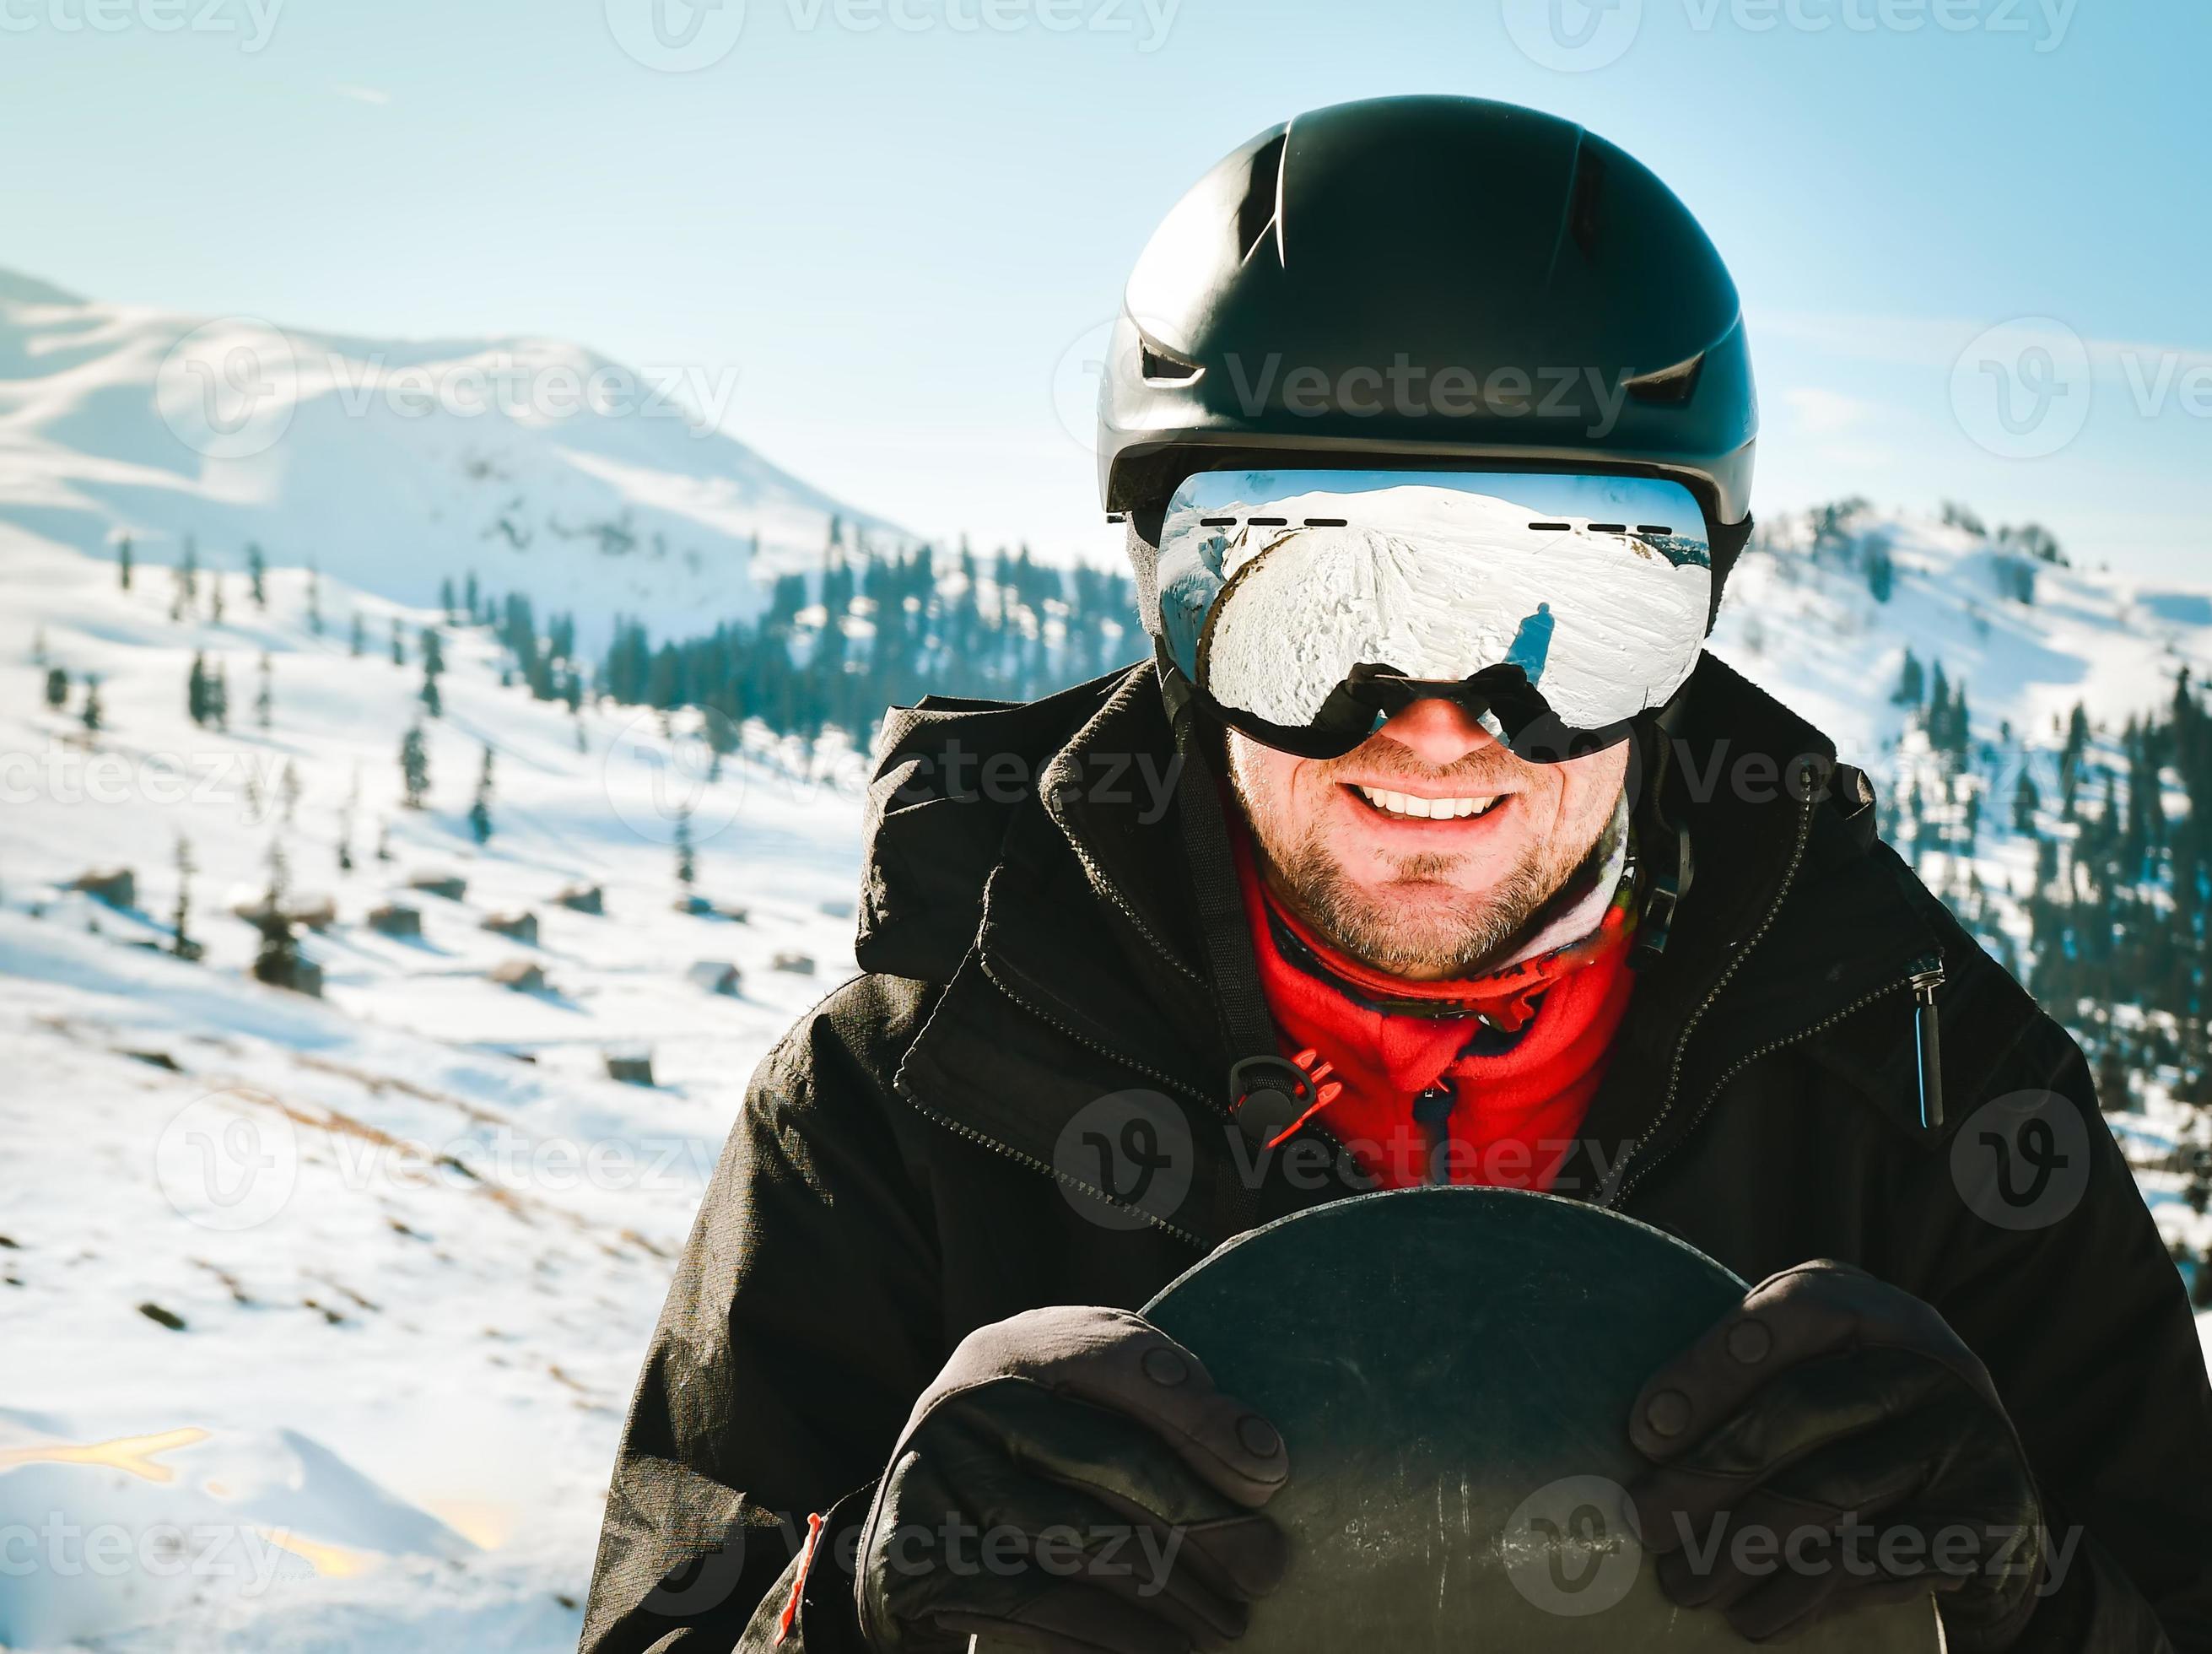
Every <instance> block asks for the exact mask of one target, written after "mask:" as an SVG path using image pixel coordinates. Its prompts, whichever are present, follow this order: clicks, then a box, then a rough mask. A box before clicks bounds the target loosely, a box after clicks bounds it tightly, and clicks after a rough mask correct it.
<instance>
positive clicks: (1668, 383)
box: [1620, 350, 1705, 407]
mask: <svg viewBox="0 0 2212 1654" xmlns="http://www.w3.org/2000/svg"><path fill="white" fill-rule="evenodd" d="M1704 371H1705V352H1704V351H1702V350H1700V351H1699V352H1698V354H1697V355H1696V356H1692V357H1691V358H1690V359H1689V360H1688V361H1687V362H1676V363H1675V364H1674V366H1673V367H1672V368H1660V369H1659V370H1658V371H1657V372H1656V373H1651V374H1638V376H1637V377H1636V378H1634V379H1631V380H1624V381H1623V382H1622V385H1621V387H1620V388H1621V389H1622V390H1624V391H1626V392H1628V394H1629V395H1631V396H1632V397H1634V398H1636V399H1637V400H1638V402H1656V403H1659V404H1662V405H1665V406H1668V407H1680V406H1681V405H1682V404H1684V403H1686V402H1687V401H1688V400H1689V399H1690V398H1691V396H1692V393H1693V392H1695V391H1696V390H1697V388H1698V375H1699V374H1701V373H1703V372H1704Z"/></svg>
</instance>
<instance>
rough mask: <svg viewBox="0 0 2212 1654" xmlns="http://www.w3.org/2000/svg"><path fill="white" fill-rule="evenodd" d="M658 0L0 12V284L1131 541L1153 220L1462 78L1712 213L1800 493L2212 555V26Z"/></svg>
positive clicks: (958, 512)
mask: <svg viewBox="0 0 2212 1654" xmlns="http://www.w3.org/2000/svg"><path fill="white" fill-rule="evenodd" d="M654 3H656V0H378V3H375V4H368V3H359V0H356V3H339V0H289V3H288V0H0V86H4V94H0V265H7V266H10V267H13V268H15V269H18V270H21V271H27V272H29V273H32V274H35V275H39V276H43V277H47V278H48V279H50V280H52V281H55V282H58V283H61V284H62V285H64V286H66V287H70V288H73V289H76V290H78V291H81V292H83V293H86V294H88V295H93V296H96V297H100V298H104V299H112V300H118V301H134V302H142V303H149V304H157V305H161V306H163V307H173V308H178V309H185V310H192V311H200V312H205V313H210V314H235V313H246V314H252V315H258V316H263V317H266V318H269V319H272V320H275V321H276V322H279V323H289V324H296V325H307V326H318V327H326V328H333V329H339V330H344V331H358V332H363V333H372V334H386V333H389V334H416V335H454V334H460V335H474V334H488V333H550V334H556V335H562V336H567V337H575V338H579V339H580V340H582V341H584V342H586V343H587V344H591V345H592V346H594V347H595V348H597V349H599V350H603V351H605V352H607V353H608V354H610V355H612V356H617V357H619V358H622V359H623V360H626V361H629V362H634V363H638V364H641V365H647V364H650V365H656V366H662V365H675V364H688V365H693V366H696V368H701V369H703V370H705V371H707V372H708V373H710V374H711V373H723V372H727V371H731V370H734V371H735V373H736V374H737V376H738V388H737V391H736V394H735V396H734V398H732V402H731V404H730V408H729V412H728V415H727V417H726V424H727V426H728V428H729V429H732V431H733V432H734V433H735V434H736V435H738V436H740V437H742V438H744V439H745V440H747V441H750V442H752V443H754V444H755V445H757V447H760V448H761V449H762V450H763V452H764V453H767V454H768V455H769V457H770V458H772V459H776V460H777V461H779V462H781V463H782V464H784V465H787V466H788V467H790V468H791V469H793V470H794V471H798V472H799V474H801V475H802V476H805V477H807V478H809V479H810V480H811V481H814V482H817V483H821V484H822V485H823V486H825V487H827V488H829V489H830V490H833V491H836V492H837V493H839V494H841V495H842V496H846V497H847V498H848V499H851V500H852V501H854V502H856V503H858V504H860V505H863V506H865V507H866V508H870V509H872V510H875V511H878V512H879V513H881V514H884V515H887V516H890V517H891V518H894V519H896V520H900V521H902V522H904V523H906V524H908V526H912V527H914V528H915V529H917V530H920V531H921V532H928V533H933V534H942V535H947V536H949V535H951V534H952V533H955V532H958V531H959V530H961V529H963V528H965V529H967V530H969V531H970V532H972V533H973V534H974V536H975V539H976V540H977V541H978V542H979V543H980V544H984V545H990V544H996V543H999V542H1000V541H1002V540H1012V539H1015V538H1026V539H1028V540H1030V542H1031V543H1033V544H1035V545H1036V548H1037V549H1038V550H1040V551H1041V552H1048V553H1051V554H1054V555H1069V554H1074V555H1082V556H1093V557H1108V556H1113V555H1115V546H1116V544H1117V542H1116V540H1115V536H1114V534H1113V532H1111V531H1109V530H1106V529H1105V528H1103V526H1102V525H1101V524H1100V523H1099V522H1098V520H1097V511H1096V506H1095V499H1094V483H1093V480H1092V468H1091V459H1090V456H1089V454H1088V453H1087V452H1086V451H1085V447H1083V446H1082V443H1081V442H1080V441H1079V435H1080V427H1081V426H1082V424H1083V421H1084V418H1085V414H1084V411H1083V403H1084V400H1085V396H1086V395H1087V392H1088V389H1089V382H1088V381H1087V380H1086V379H1085V375H1084V372H1083V368H1082V363H1083V362H1084V361H1085V359H1086V356H1088V355H1089V354H1091V353H1093V352H1095V348H1096V344H1097V337H1098V333H1099V331H1100V324H1102V323H1103V321H1104V320H1105V319H1107V318H1108V317H1109V316H1110V314H1111V313H1112V312H1113V310H1114V309H1115V306H1116V304H1117V302H1118V297H1119V293H1120V289H1121V281H1122V279H1123V277H1124V276H1125V275H1126V273H1127V266H1128V265H1129V263H1130V261H1131V260H1132V259H1133V257H1134V256H1135V254H1136V252H1137V251H1138V249H1139V247H1140V246H1142V244H1143V242H1144V240H1145V238H1146V234H1148V233H1149V231H1150V229H1151V228H1152V223H1153V222H1154V221H1155V220H1156V219H1157V218H1158V216H1160V214H1161V213H1163V212H1164V210H1166V208H1167V207H1168V206H1169V205H1170V204H1172V202H1173V201H1174V200H1175V198H1176V196H1177V195H1178V194H1179V193H1180V192H1181V191H1182V189H1183V188H1184V187H1185V186H1187V185H1188V183H1189V182H1191V181H1192V180H1193V179H1195V178H1196V177H1197V176H1198V175H1199V174H1200V173H1202V172H1203V171H1204V170H1205V169H1206V167H1207V166H1208V165H1209V164H1210V163H1211V162H1212V161H1213V160H1214V159H1215V158H1216V157H1217V156H1218V155H1219V154H1220V153H1221V152H1223V151H1225V150H1226V149H1229V148H1231V146H1233V145H1234V144H1236V143H1239V142H1241V141H1242V140H1243V139H1244V138H1245V137H1248V136H1249V135H1250V134H1252V133H1253V132H1255V131H1259V130H1261V129H1262V128H1264V127H1266V126H1267V125H1271V124H1273V122H1275V121H1277V120H1279V119H1282V118H1283V117H1285V115H1288V114H1291V113H1293V112H1297V110H1299V109H1302V108H1307V107H1311V106H1317V105H1321V104H1325V103H1330V102H1334V101H1338V100H1343V99H1346V98H1352V97H1361V96H1367V95H1372V94H1383V93H1389V92H1405V91H1431V92H1434V91H1449V92H1462V93H1468V94H1479V95H1483V96H1490V97H1498V98H1504V99H1509V100H1514V101H1516V102H1522V103H1528V104H1533V105H1536V106H1541V107H1543V108H1546V109H1549V110H1552V111H1554V112H1559V113H1561V114H1564V115H1567V116H1569V117H1571V118H1573V119H1579V120H1582V121H1583V122H1585V123H1587V124H1588V125H1590V126H1592V127H1594V128H1595V130H1597V131H1601V132H1602V133H1604V134H1605V135H1606V136H1607V137H1611V138H1613V140H1615V141H1616V142H1618V143H1621V144H1623V145H1625V146H1626V147H1627V148H1628V149H1631V150H1632V151H1633V152H1635V153H1636V154H1638V155H1639V156H1641V157H1642V158H1643V159H1644V161H1646V162H1648V163H1649V164H1650V166H1652V167H1654V168H1655V169H1656V171H1657V172H1658V173H1660V174H1661V175H1662V177H1664V178H1666V179H1668V181H1669V182H1670V183H1671V184H1673V185H1674V188H1675V189H1676V190H1677V191H1678V192H1680V194H1681V195H1682V196H1683V198H1685V199H1686V201H1687V202H1688V203H1689V204H1691V206H1692V208H1693V209H1694V210H1697V211H1698V212H1699V214H1700V216H1702V217H1703V218H1704V219H1705V222H1706V224H1707V226H1708V228H1710V229H1711V232H1712V234H1713V236H1714V239H1715V240H1717V242H1718V243H1719V245H1720V246H1721V248H1722V250H1723V252H1724V253H1725V254H1726V255H1727V257H1728V258H1729V261H1730V264H1731V265H1732V266H1733V268H1734V269H1735V274H1736V277H1737V282H1738V284H1739V286H1740V287H1741V289H1742V291H1743V294H1744V298H1745V303H1746V307H1747V312H1748V313H1749V316H1750V319H1751V325H1752V343H1753V352H1754V357H1755V360H1756V362H1757V366H1758V369H1759V382H1760V387H1761V392H1762V397H1763V400H1764V405H1765V418H1766V435H1765V440H1764V441H1763V443H1762V447H1761V460H1760V479H1759V490H1758V502H1759V504H1760V505H1761V506H1763V507H1764V508H1766V509H1767V510H1769V511H1771V510H1774V509H1776V508H1782V507H1795V506H1801V505H1804V504H1807V503H1810V502H1814V501H1817V500H1821V499H1826V498H1831V497H1833V496H1838V495H1841V494H1844V493H1854V492H1855V493H1863V494H1866V495H1869V496H1872V497H1873V498H1875V499H1876V500H1877V501H1881V502H1898V503H1905V504H1912V505H1932V504H1933V503H1934V502H1936V501H1937V500H1940V499H1942V498H1944V497H1947V496H1955V497H1959V498H1961V499H1964V500H1966V501H1968V502H1972V503H1973V504H1974V505H1975V506H1976V507H1977V508H1978V509H1979V510H1981V512H1982V513H1983V514H1984V515H1985V516H1987V517H1989V518H1990V520H1992V521H1993V522H1995V521H1997V520H2022V519H2027V518H2036V519H2039V520H2043V521H2045V522H2046V523H2048V524H2050V525H2051V526H2052V527H2054V528H2055V529H2056V530H2057V532H2058V534H2059V536H2060V538H2061V539H2062V540H2063V542H2065V543H2066V544H2067V545H2068V546H2069V549H2070V550H2073V551H2074V552H2075V554H2076V555H2077V556H2082V557H2085V558H2086V559H2087V560H2089V561H2092V562H2099V561H2110V562H2112V563H2113V564H2114V565H2115V566H2117V567H2121V568H2128V569H2142V570H2143V571H2144V572H2146V573H2147V574H2154V575H2158V576H2160V577H2161V578H2189V577H2196V578H2200V579H2205V580H2212V508H2207V505H2206V503H2205V502H2204V499H2203V493H2202V490H2203V486H2204V482H2205V479H2206V478H2207V477H2212V464H2208V459H2212V317H2208V315H2207V307H2206V305H2205V303H2204V300H2203V294H2204V292H2205V291H2206V287H2207V275H2208V271H2212V213H2208V210H2207V208H2208V194H2209V193H2212V192H2208V190H2207V187H2206V180H2207V179H2208V176H2212V136H2208V133H2209V132H2212V125H2208V123H2207V122H2206V120H2205V119H2204V117H2203V112H2202V111H2203V105H2202V85H2201V80H2202V76H2203V69H2204V65H2205V64H2207V63H2208V62H2212V8H2207V7H2204V6H2202V5H2197V4H2194V3H2187V4H2185V3H2180V0H2161V3H2156V4H2150V3H2145V0H1613V3H1612V4H1611V5H1610V7H1608V8H1607V9H1600V10H1596V11H1591V10H1586V9H1584V8H1583V5H1582V4H1581V3H1580V0H1450V3H1443V0H1437V3H1431V0H1419V3H1397V4H1385V3H1358V4H1353V3H1336V4H1318V3H1307V0H750V3H745V4H742V5H741V4H740V3H739V0H724V3H723V5H722V7H721V9H720V10H710V11H708V12H705V13H702V14H699V15H693V14H691V13H690V9H689V8H688V7H687V6H686V5H685V3H684V0H659V3H661V4H663V5H665V7H666V8H667V10H666V11H665V12H664V14H663V15H662V16H661V18H660V22H661V24H662V27H663V29H664V32H665V33H671V35H672V36H674V37H678V38H680V37H681V36H682V35H683V34H684V32H685V31H686V29H687V28H689V27H690V26H691V25H692V24H695V23H696V25H697V26H698V27H697V28H696V33H694V35H693V39H692V43H691V45H690V46H688V47H670V48H662V47H659V46H656V45H655V44H654V37H653V33H651V26H652V23H653V18H652V17H651V16H650V15H649V13H650V10H651V8H652V7H653V4H654ZM88 9H89V10H88ZM733 22H738V23H741V27H738V28H737V29H735V30H734V31H733V30H732V27H731V26H732V23H733ZM871 23H872V25H873V26H872V27H871V26H870V25H871ZM625 43H628V45H627V46H626V44H625ZM664 49H665V50H667V51H671V52H675V54H676V56H677V57H678V60H679V61H690V60H692V59H695V58H697V57H699V56H700V55H702V54H708V53H714V54H718V55H716V57H715V60H714V61H713V62H711V63H709V64H704V65H703V66H699V67H695V68H690V69H687V70H683V71H681V72H670V71H665V70H658V69H655V68H653V67H650V66H648V65H647V64H646V63H644V62H641V61H640V58H650V57H653V55H654V54H655V53H656V52H660V51H663V50H664ZM2022 318H2045V319H2047V320H2043V321H2036V322H2033V323H2032V324H2029V325H2011V326H2009V327H2008V324H2017V323H2019V321H2020V319H2022ZM1991 329H1996V330H1998V331H1996V332H1994V333H1991V332H1990V330H1991ZM1962 357H1963V366H1962V365H1961V363H1962ZM2007 375H2009V376H2010V377H2007ZM2039 386H2041V387H2042V389H2041V390H2040V391H2039V389H2038V387H2039ZM2001 387H2002V388H2005V390H2006V393H2007V394H2008V395H2009V397H2010V398H2012V399H2011V401H2010V402H2009V403H2008V404H2007V406H2008V410H2009V412H2010V415H2011V423H2010V425H2007V424H2005V423H2001V422H1999V421H1998V420H1997V417H1996V416H1997V408H1996V403H1995V401H1994V400H1993V398H1995V397H1996V395H1997V394H1998V392H1999V389H2000V388H2001ZM2037 416H2040V417H2037ZM1070 424H1073V425H1074V426H1076V427H1077V428H1078V430H1077V431H1076V432H1075V433H1071V432H1070V431H1069V430H1068V429H1065V427H1066V426H1068V425H1070ZM2062 439H2063V440H2062ZM2045 450H2049V451H2047V452H2046V451H2045Z"/></svg>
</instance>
